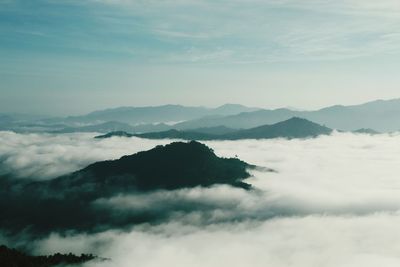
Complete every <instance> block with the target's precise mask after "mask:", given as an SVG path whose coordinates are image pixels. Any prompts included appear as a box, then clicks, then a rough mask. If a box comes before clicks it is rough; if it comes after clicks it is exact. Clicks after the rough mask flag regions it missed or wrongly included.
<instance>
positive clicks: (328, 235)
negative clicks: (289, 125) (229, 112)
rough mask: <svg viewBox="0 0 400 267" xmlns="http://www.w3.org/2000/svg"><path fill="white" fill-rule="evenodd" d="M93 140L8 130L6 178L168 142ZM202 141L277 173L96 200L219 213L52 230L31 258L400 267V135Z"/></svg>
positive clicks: (37, 175) (0, 152)
mask: <svg viewBox="0 0 400 267" xmlns="http://www.w3.org/2000/svg"><path fill="white" fill-rule="evenodd" d="M93 136H94V134H64V135H47V134H46V135H44V134H16V133H10V132H0V171H1V173H13V174H15V175H16V176H18V177H20V178H23V177H30V178H32V179H52V178H54V177H56V176H58V175H61V174H65V173H68V172H71V171H75V170H77V169H80V168H82V167H85V166H86V165H88V164H90V163H92V162H95V161H99V160H105V159H114V158H118V157H120V156H122V155H126V154H133V153H135V152H138V151H141V150H147V149H150V148H152V147H154V146H155V145H158V144H166V143H169V142H171V141H168V140H162V141H157V140H144V139H138V138H123V137H122V138H121V137H113V138H110V139H101V140H99V139H94V138H93ZM204 143H205V144H207V145H208V146H210V147H211V148H213V149H214V151H215V153H216V154H217V155H219V156H225V157H235V156H237V157H239V158H240V159H242V160H244V161H247V162H248V163H251V164H255V165H258V166H263V167H268V168H272V169H274V170H275V171H276V172H266V171H262V170H255V171H252V174H253V177H252V178H250V179H249V180H248V182H249V183H251V184H253V185H254V187H255V188H256V190H254V191H244V190H242V189H237V188H231V187H229V186H215V187H213V188H208V189H205V188H195V189H184V190H176V191H157V192H153V193H149V194H136V195H120V196H115V197H113V198H111V199H99V200H97V201H96V203H95V204H96V205H103V206H109V207H111V208H113V209H115V210H116V211H119V210H120V211H121V212H130V211H132V212H134V211H137V210H146V209H151V210H157V209H160V210H162V209H165V208H168V207H169V206H170V205H177V203H182V202H185V203H197V204H198V203H201V204H204V205H210V206H212V207H213V208H212V209H205V210H202V209H194V210H193V211H191V212H190V211H189V212H186V213H177V214H175V215H174V216H173V217H172V218H171V220H169V221H168V222H165V223H163V224H160V225H157V226H149V225H140V226H136V227H134V228H133V229H132V230H131V231H128V232H126V231H120V230H118V229H110V230H107V231H105V232H102V233H97V234H91V235H85V234H74V233H71V234H69V235H60V234H58V233H53V234H51V235H50V236H48V237H46V238H44V239H41V240H37V241H36V242H34V243H32V244H31V247H32V249H33V250H34V251H35V252H36V253H54V252H59V251H60V252H74V253H77V254H80V253H95V254H97V255H100V256H101V257H105V258H110V259H111V260H110V261H104V262H100V263H89V264H87V265H85V266H116V267H125V266H126V267H128V266H140V267H149V266H152V267H160V266H174V267H180V266H182V267H183V266H184V267H188V266H202V267H208V266H215V267H223V266H229V267H236V266H241V267H242V266H251V267H257V266H262V267H265V266H270V267H288V266H299V267H310V266H332V267H333V266H334V267H338V266H363V267H365V266H374V267H375V266H377V265H378V264H379V265H380V266H385V267H387V266H396V267H397V266H400V231H398V229H399V225H400V213H399V210H400V164H399V163H400V135H398V134H392V135H375V136H371V135H361V134H350V133H334V134H332V135H331V136H323V137H319V138H315V139H307V140H284V139H274V140H243V141H210V142H204ZM204 205H202V206H204ZM193 206H198V205H193ZM0 241H1V237H0ZM3 242H5V243H7V242H10V241H8V240H3ZM18 242H24V240H19V241H18ZM8 245H10V246H13V245H14V244H8Z"/></svg>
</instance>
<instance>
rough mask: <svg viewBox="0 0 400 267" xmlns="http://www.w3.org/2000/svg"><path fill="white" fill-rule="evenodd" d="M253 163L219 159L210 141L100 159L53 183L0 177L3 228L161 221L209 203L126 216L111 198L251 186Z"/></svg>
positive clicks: (43, 229)
mask: <svg viewBox="0 0 400 267" xmlns="http://www.w3.org/2000/svg"><path fill="white" fill-rule="evenodd" d="M252 167H253V166H252V165H249V164H247V163H246V162H243V161H241V160H239V159H237V158H220V157H218V156H217V155H215V153H214V152H213V150H212V149H210V148H209V147H207V146H206V145H204V144H201V143H198V142H194V141H193V142H188V143H183V142H175V143H171V144H169V145H165V146H157V147H155V148H153V149H151V150H148V151H143V152H139V153H136V154H133V155H129V156H124V157H122V158H120V159H117V160H109V161H102V162H97V163H94V164H92V165H89V166H88V167H86V168H84V169H82V170H80V171H77V172H74V173H71V174H69V175H64V176H61V177H58V178H56V179H54V180H50V181H35V182H32V181H25V180H21V179H19V180H18V179H13V178H12V177H10V178H7V177H1V176H0V185H1V186H0V210H1V211H2V212H0V228H1V229H7V230H9V231H10V232H11V233H20V232H21V231H22V230H23V229H26V228H27V225H29V229H27V231H29V232H31V231H32V232H34V233H35V234H41V235H48V234H49V233H50V232H51V231H56V230H57V231H60V232H63V231H71V230H74V231H94V232H95V231H104V230H106V229H110V228H114V227H120V228H123V227H127V226H131V225H134V224H139V223H152V222H158V221H160V220H163V219H166V218H168V217H169V216H172V214H174V213H176V212H187V207H190V209H189V210H190V211H193V210H195V209H196V208H208V206H209V205H210V204H209V203H208V204H207V205H206V206H204V205H203V204H199V205H196V204H194V203H174V204H172V205H173V206H171V207H166V208H165V210H160V209H158V208H157V207H151V203H150V204H149V206H146V208H145V209H141V208H140V207H139V208H138V209H137V210H135V211H130V210H129V209H128V210H127V211H126V212H125V213H124V214H123V215H122V214H121V212H120V211H119V210H118V209H117V210H116V208H115V207H114V206H111V207H110V206H108V205H107V203H108V199H112V198H113V197H117V198H118V197H119V196H123V195H126V196H132V195H136V196H143V195H145V194H147V193H149V194H151V193H154V194H155V193H165V194H168V192H167V191H168V190H176V189H187V188H194V187H209V186H212V185H216V184H224V185H231V186H235V187H239V188H244V189H249V188H250V185H248V184H246V183H245V182H244V179H246V178H248V177H249V176H250V174H249V173H248V170H247V169H248V168H252ZM103 203H105V204H103ZM133 204H138V205H140V203H133Z"/></svg>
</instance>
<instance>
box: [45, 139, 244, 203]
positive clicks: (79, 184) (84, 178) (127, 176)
mask: <svg viewBox="0 0 400 267" xmlns="http://www.w3.org/2000/svg"><path fill="white" fill-rule="evenodd" d="M248 167H250V165H249V164H247V163H245V162H243V161H241V160H239V159H236V158H230V159H227V158H220V157H218V156H217V155H215V154H214V152H213V150H212V149H210V148H209V147H207V146H206V145H204V144H201V143H198V142H195V141H192V142H189V143H184V142H175V143H171V144H168V145H165V146H157V147H155V148H153V149H151V150H148V151H143V152H139V153H136V154H133V155H130V156H124V157H122V158H120V159H117V160H111V161H102V162H97V163H94V164H92V165H90V166H88V167H86V168H85V169H83V170H80V171H78V172H75V173H73V174H70V175H67V176H62V177H60V178H57V179H54V180H52V181H50V182H49V185H50V186H51V188H53V189H55V190H56V191H57V192H59V190H64V191H67V192H74V194H76V193H77V192H81V193H83V192H85V193H89V192H90V193H93V194H96V195H98V194H99V193H101V194H102V196H104V195H110V194H113V193H120V192H125V191H131V190H139V191H143V190H144V191H148V190H156V189H179V188H185V187H196V186H210V185H213V184H230V185H234V186H241V187H248V185H246V184H245V183H243V182H242V180H243V179H245V178H247V177H249V173H248V172H247V170H246V168H248Z"/></svg>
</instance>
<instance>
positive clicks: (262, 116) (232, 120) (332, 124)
mask: <svg viewBox="0 0 400 267" xmlns="http://www.w3.org/2000/svg"><path fill="white" fill-rule="evenodd" d="M399 114H400V99H393V100H377V101H373V102H369V103H365V104H362V105H354V106H332V107H328V108H323V109H320V110H316V111H295V110H290V109H275V110H266V109H262V110H257V111H252V112H243V113H240V114H235V115H228V116H224V117H218V118H210V117H204V118H199V119H195V120H190V121H185V122H181V123H178V124H176V125H174V126H175V128H176V129H193V128H199V127H215V126H221V125H222V126H226V127H230V128H236V129H239V128H252V127H257V126H260V125H264V124H273V123H277V122H279V121H283V120H287V119H289V118H291V117H301V118H305V119H308V120H311V121H313V122H316V123H319V124H322V125H326V126H327V127H329V128H332V129H338V130H343V131H354V130H357V129H361V128H370V129H374V130H375V131H380V132H391V131H398V130H400V116H399Z"/></svg>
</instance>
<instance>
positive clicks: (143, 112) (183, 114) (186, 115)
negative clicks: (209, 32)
mask: <svg viewBox="0 0 400 267" xmlns="http://www.w3.org/2000/svg"><path fill="white" fill-rule="evenodd" d="M255 110H257V108H249V107H245V106H242V105H237V104H226V105H223V106H220V107H217V108H205V107H186V106H180V105H164V106H150V107H119V108H113V109H105V110H99V111H94V112H91V113H89V114H87V115H82V116H71V117H66V118H52V119H47V120H45V122H46V123H49V124H52V123H67V124H70V125H74V124H82V123H83V124H98V123H102V122H107V121H118V122H123V123H128V124H132V125H137V124H154V123H161V122H164V123H170V122H179V121H185V120H190V119H195V118H200V117H204V116H209V115H212V116H215V115H217V116H227V115H233V114H237V113H240V112H246V111H255Z"/></svg>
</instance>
